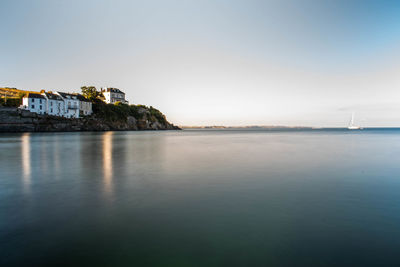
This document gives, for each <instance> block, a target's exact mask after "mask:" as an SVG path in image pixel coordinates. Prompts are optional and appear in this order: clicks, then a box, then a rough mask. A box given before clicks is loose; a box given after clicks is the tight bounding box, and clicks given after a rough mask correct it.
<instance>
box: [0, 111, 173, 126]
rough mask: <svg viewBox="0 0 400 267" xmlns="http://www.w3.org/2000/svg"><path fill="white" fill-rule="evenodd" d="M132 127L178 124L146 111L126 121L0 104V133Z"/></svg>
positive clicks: (129, 117)
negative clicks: (43, 112) (75, 116)
mask: <svg viewBox="0 0 400 267" xmlns="http://www.w3.org/2000/svg"><path fill="white" fill-rule="evenodd" d="M136 130H179V127H177V126H174V125H173V124H171V123H169V122H166V123H161V122H159V121H158V120H155V119H154V118H150V116H149V114H143V117H142V118H141V119H140V120H137V119H135V118H134V117H132V116H128V117H127V119H126V121H106V120H104V119H100V118H96V116H90V117H85V118H80V119H67V118H61V117H55V116H48V115H38V114H36V113H32V112H29V111H27V110H20V109H17V108H5V107H0V132H70V131H136Z"/></svg>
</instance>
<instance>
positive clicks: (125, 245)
mask: <svg viewBox="0 0 400 267" xmlns="http://www.w3.org/2000/svg"><path fill="white" fill-rule="evenodd" d="M0 152H1V153H0V170H1V172H0V265H1V266H6V264H7V265H8V264H15V265H21V264H22V263H25V262H30V263H32V264H31V265H55V264H57V263H59V262H63V263H64V264H66V265H70V266H79V265H80V266H88V265H96V266H118V265H122V266H132V265H136V266H165V265H170V266H196V265H199V266H235V265H236V266H237V265H241V266H265V265H271V266H293V265H297V266H312V265H324V266H346V265H347V266H368V265H369V266H374V265H378V264H381V265H390V264H392V265H397V264H398V263H399V262H400V260H399V258H398V257H397V250H398V247H400V229H399V227H398V225H400V194H399V193H398V192H399V190H400V179H398V177H400V165H399V164H398V163H399V162H398V155H399V154H400V131H398V130H391V131H390V130H366V131H363V132H359V133H350V132H347V131H320V132H309V131H304V132H301V131H299V132H279V131H276V132H266V131H180V132H174V131H171V132H104V133H52V134H49V133H47V134H45V133H43V134H40V133H32V134H8V135H0ZM110 200H112V201H110Z"/></svg>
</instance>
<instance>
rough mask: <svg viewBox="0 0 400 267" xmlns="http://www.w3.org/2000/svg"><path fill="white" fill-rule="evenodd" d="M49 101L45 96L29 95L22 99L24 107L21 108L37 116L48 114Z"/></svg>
mask: <svg viewBox="0 0 400 267" xmlns="http://www.w3.org/2000/svg"><path fill="white" fill-rule="evenodd" d="M46 106H47V100H46V98H45V97H44V96H42V95H41V94H39V93H37V94H34V93H29V94H27V95H26V96H24V97H23V98H22V105H21V106H20V108H22V109H26V110H29V111H30V112H35V113H37V114H45V113H46Z"/></svg>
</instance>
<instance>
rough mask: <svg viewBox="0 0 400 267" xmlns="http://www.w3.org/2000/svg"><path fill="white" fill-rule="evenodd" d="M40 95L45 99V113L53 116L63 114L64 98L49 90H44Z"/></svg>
mask: <svg viewBox="0 0 400 267" xmlns="http://www.w3.org/2000/svg"><path fill="white" fill-rule="evenodd" d="M42 95H43V96H44V97H45V98H46V100H47V106H46V113H47V114H49V115H53V116H60V117H61V116H64V100H63V99H62V98H61V96H59V95H56V94H53V93H51V92H44V93H42Z"/></svg>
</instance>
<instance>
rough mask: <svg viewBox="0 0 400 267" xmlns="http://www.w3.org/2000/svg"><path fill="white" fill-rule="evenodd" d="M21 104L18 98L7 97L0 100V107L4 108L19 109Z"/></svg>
mask: <svg viewBox="0 0 400 267" xmlns="http://www.w3.org/2000/svg"><path fill="white" fill-rule="evenodd" d="M21 104H22V99H21V98H19V97H12V98H11V97H7V98H4V97H3V98H1V99H0V105H2V106H5V107H19V106H20V105H21Z"/></svg>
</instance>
